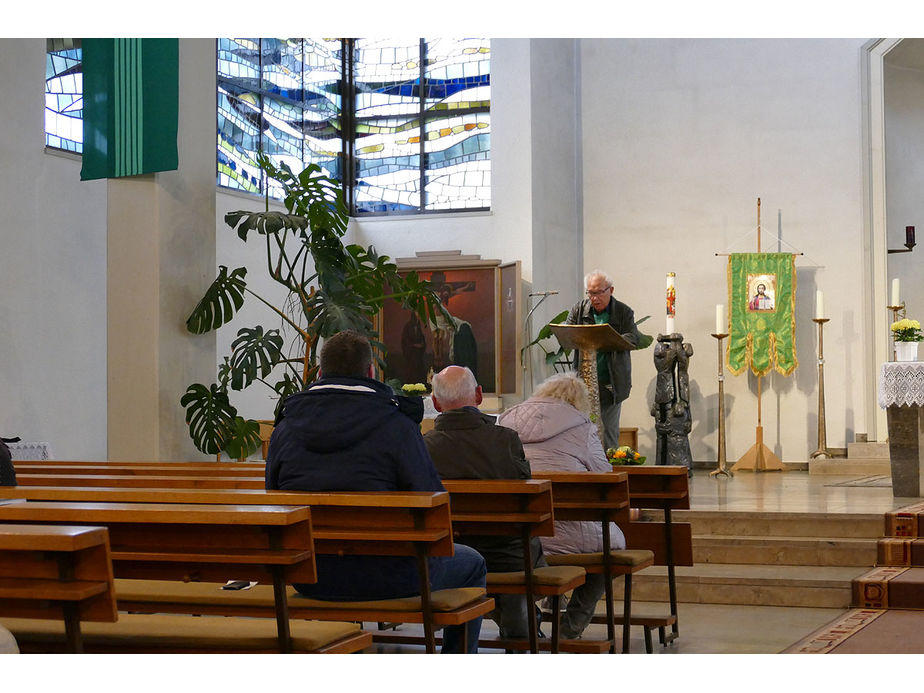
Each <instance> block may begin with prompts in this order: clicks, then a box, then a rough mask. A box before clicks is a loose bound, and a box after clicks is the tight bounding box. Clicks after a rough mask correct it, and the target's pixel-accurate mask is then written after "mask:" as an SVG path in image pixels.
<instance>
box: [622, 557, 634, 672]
mask: <svg viewBox="0 0 924 693" xmlns="http://www.w3.org/2000/svg"><path fill="white" fill-rule="evenodd" d="M623 595H624V596H623V616H622V618H623V621H622V653H623V654H629V626H630V621H631V620H632V573H626V586H625V591H624V592H623Z"/></svg>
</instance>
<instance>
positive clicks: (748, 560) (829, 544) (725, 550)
mask: <svg viewBox="0 0 924 693" xmlns="http://www.w3.org/2000/svg"><path fill="white" fill-rule="evenodd" d="M876 551H877V541H876V540H875V539H873V538H868V537H836V538H823V537H804V538H803V537H791V536H745V537H743V536H738V535H733V536H732V535H719V534H712V535H703V536H700V535H697V536H694V537H693V562H694V563H695V564H700V563H736V564H749V565H801V566H842V567H844V566H857V567H863V566H867V567H868V566H872V565H875V563H876Z"/></svg>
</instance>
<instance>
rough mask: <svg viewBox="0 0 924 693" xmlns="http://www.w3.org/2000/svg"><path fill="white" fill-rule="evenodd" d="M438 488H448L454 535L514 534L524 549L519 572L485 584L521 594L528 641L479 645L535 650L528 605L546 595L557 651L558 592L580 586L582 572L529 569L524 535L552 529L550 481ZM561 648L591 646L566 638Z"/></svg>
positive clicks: (493, 590) (459, 482) (466, 482)
mask: <svg viewBox="0 0 924 693" xmlns="http://www.w3.org/2000/svg"><path fill="white" fill-rule="evenodd" d="M443 486H445V488H446V490H447V491H449V495H450V498H451V504H452V521H453V530H454V531H455V532H456V534H457V535H459V536H462V537H464V536H466V535H471V536H511V537H518V538H519V539H520V541H521V542H522V544H523V546H524V548H525V549H526V550H525V551H524V556H523V570H522V571H517V572H509V573H508V572H489V573H488V578H487V585H488V593H489V594H523V595H524V596H525V598H526V604H527V609H526V614H527V628H528V632H529V639H528V642H526V643H524V642H522V641H511V640H502V639H497V640H488V639H484V640H482V641H481V644H483V645H485V646H492V647H504V648H506V649H526V648H527V647H528V649H529V651H530V652H534V653H535V652H538V651H539V639H538V630H539V627H538V623H537V622H536V612H535V609H534V608H533V604H534V603H535V601H536V599H538V598H540V597H544V596H549V597H551V598H552V600H553V602H554V604H555V606H556V608H555V609H554V617H553V621H552V638H551V641H550V642H549V643H548V647H549V649H551V651H552V652H553V653H555V652H559V651H560V649H561V648H562V647H563V643H562V641H561V638H560V634H559V618H558V616H559V611H558V608H557V606H558V603H559V600H560V598H561V595H562V594H564V593H566V592H569V591H570V590H572V589H574V588H575V587H577V586H579V585H582V584H583V583H584V579H585V575H586V573H585V571H584V569H583V568H580V567H573V566H549V567H541V568H534V567H533V556H532V555H531V553H530V551H529V544H530V541H529V540H530V538H531V537H535V536H551V535H552V534H553V533H554V524H553V511H552V486H551V484H550V483H549V482H548V481H543V480H539V479H528V480H524V479H520V480H512V479H511V480H507V479H476V480H472V479H443ZM543 645H546V643H543ZM564 647H565V649H569V651H588V648H593V647H594V645H593V644H591V643H583V642H579V641H572V642H570V643H565V644H564ZM596 651H599V650H596Z"/></svg>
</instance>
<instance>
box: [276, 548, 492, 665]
mask: <svg viewBox="0 0 924 693" xmlns="http://www.w3.org/2000/svg"><path fill="white" fill-rule="evenodd" d="M453 547H454V550H455V553H454V555H452V556H434V557H432V558H430V559H428V562H429V569H430V589H431V590H445V589H454V588H456V587H482V588H483V587H484V586H485V575H486V574H487V568H486V567H485V564H484V558H482V556H481V554H480V553H478V552H477V551H475V549H473V548H471V547H469V546H464V545H462V544H453ZM316 562H317V567H318V581H317V582H316V583H314V584H296V585H294V587H295V589H296V590H298V592H299V593H300V594H303V595H305V596H306V597H310V598H312V599H326V600H328V601H365V600H374V599H397V598H400V597H410V596H413V595H417V594H420V580H419V577H418V575H417V568H416V566H415V562H414V559H413V558H404V557H390V556H333V555H321V556H317V559H316ZM464 630H465V626H461V625H460V626H447V627H446V628H445V629H444V631H443V649H442V650H441V651H442V652H444V653H446V654H462V653H463V652H466V653H471V654H474V653H476V652H478V636H479V635H480V634H481V618H480V617H479V618H477V619H475V620H473V621H470V622H469V624H468V641H467V642H466V643H465V645H464V647H463V643H462V634H463V632H464Z"/></svg>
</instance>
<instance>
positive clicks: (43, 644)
mask: <svg viewBox="0 0 924 693" xmlns="http://www.w3.org/2000/svg"><path fill="white" fill-rule="evenodd" d="M0 623H2V624H3V625H4V626H5V627H6V628H7V629H8V630H9V631H10V632H11V633H12V634H13V636H14V637H15V638H16V642H17V644H18V645H19V649H20V651H21V652H23V653H47V652H62V651H65V650H64V647H63V643H64V624H63V623H61V622H58V621H48V620H40V619H28V618H0ZM289 627H290V632H291V642H292V652H296V653H302V654H322V653H323V654H337V653H348V652H357V651H360V650H363V649H366V648H368V647H369V646H370V645H371V644H372V634H371V633H368V632H364V631H363V630H362V628H361V627H360V625H359V624H355V623H338V622H319V621H299V620H294V619H293V620H292V621H291V623H290V625H289ZM82 636H83V650H84V652H89V653H125V654H196V653H255V654H268V653H274V652H278V651H279V640H278V634H277V632H276V625H275V623H274V621H273V620H271V619H260V618H254V619H251V618H240V617H233V616H232V617H225V616H202V617H196V616H187V615H175V614H119V620H118V621H117V622H115V623H85V624H84V626H83V632H82Z"/></svg>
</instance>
